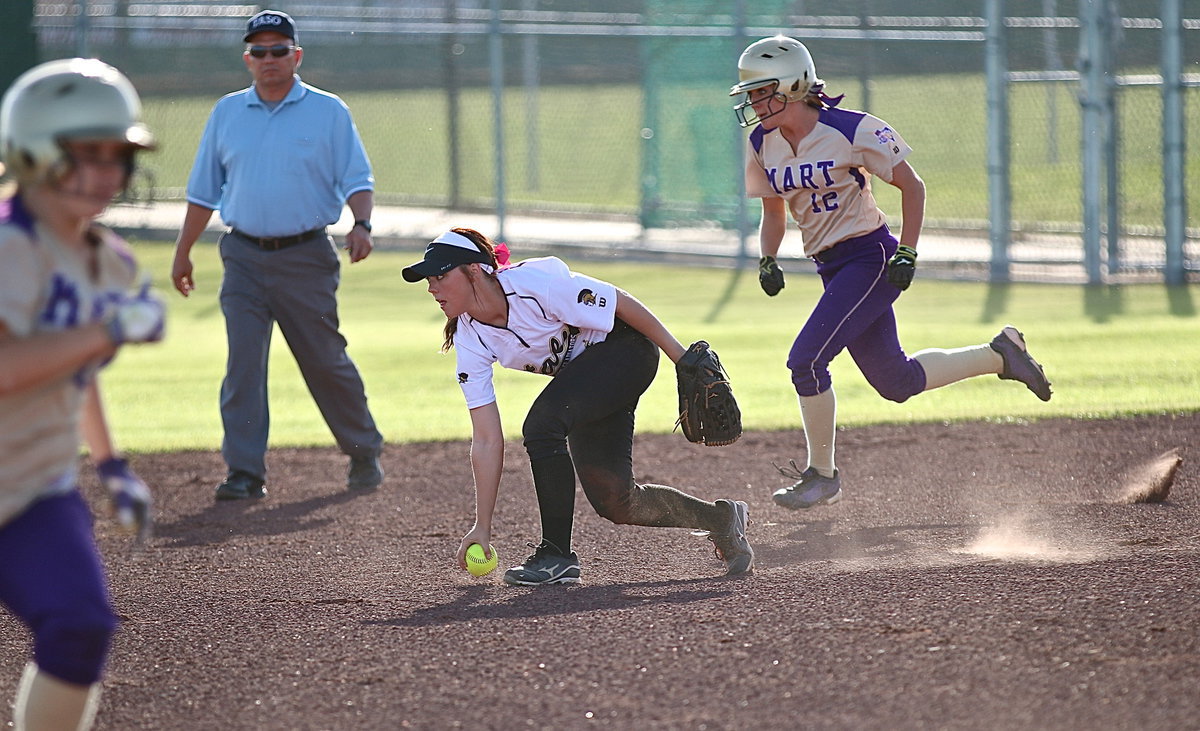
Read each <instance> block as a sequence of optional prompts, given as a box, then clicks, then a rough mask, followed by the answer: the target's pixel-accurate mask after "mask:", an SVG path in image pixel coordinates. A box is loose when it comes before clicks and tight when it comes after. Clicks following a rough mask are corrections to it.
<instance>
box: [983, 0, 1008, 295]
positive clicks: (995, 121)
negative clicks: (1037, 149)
mask: <svg viewBox="0 0 1200 731" xmlns="http://www.w3.org/2000/svg"><path fill="white" fill-rule="evenodd" d="M986 12H987V32H986V36H985V37H986V50H985V66H986V74H987V107H988V128H987V167H988V214H989V218H990V219H991V220H990V223H989V231H988V238H990V239H991V242H992V261H991V268H990V279H991V281H992V282H1007V281H1008V280H1009V259H1008V246H1009V235H1010V229H1011V228H1012V222H1011V218H1012V210H1011V205H1010V204H1011V195H1012V189H1011V183H1010V180H1009V154H1008V145H1009V138H1008V47H1007V43H1006V39H1005V30H1004V0H987V10H986Z"/></svg>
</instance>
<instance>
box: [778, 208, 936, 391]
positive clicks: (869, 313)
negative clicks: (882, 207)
mask: <svg viewBox="0 0 1200 731" xmlns="http://www.w3.org/2000/svg"><path fill="white" fill-rule="evenodd" d="M898 245H899V242H898V241H896V238H895V237H894V236H892V234H891V232H889V231H888V229H887V226H881V227H880V228H879V229H877V230H875V231H872V232H871V233H869V234H866V235H865V236H856V237H854V238H850V239H845V240H844V241H840V242H838V243H837V245H835V246H834V247H833V248H831V249H828V250H826V251H823V252H821V253H820V254H818V255H817V256H815V257H813V258H814V259H815V260H816V262H817V274H819V275H821V281H822V283H823V284H824V287H825V291H824V293H822V295H821V298H820V299H819V300H817V306H816V307H815V308H813V311H812V314H811V315H809V317H808V322H806V323H804V327H803V328H802V329H801V330H800V334H799V335H797V336H796V342H794V343H793V344H792V351H791V353H790V354H789V355H788V361H787V365H788V369H789V370H791V372H792V383H793V385H795V387H796V393H798V394H799V395H801V396H816V395H817V394H819V393H824V392H825V391H827V390H828V389H829V387H830V386H831V385H832V379H831V378H830V376H829V363H830V361H832V360H833V359H834V357H835V356H837V354H838V353H840V352H842V350H843V349H846V350H849V351H850V357H851V358H854V362H855V363H856V364H857V365H858V369H859V370H860V371H862V374H863V375H864V376H866V379H867V382H868V383H870V384H871V386H872V387H873V388H874V389H875V390H876V391H878V392H879V395H880V396H883V397H884V398H885V399H888V400H889V401H895V402H897V403H900V402H903V401H905V400H907V399H908V398H909V397H910V396H914V395H916V394H918V393H920V392H921V391H924V390H925V370H924V369H923V368H922V367H921V364H920V363H917V362H916V361H915V360H913V359H912V358H909V357H908V356H907V355H905V353H904V349H903V348H902V347H900V339H899V337H898V336H897V334H896V314H895V312H893V311H892V303H893V302H895V301H896V299H897V298H898V297H899V296H900V290H899V289H897V288H896V287H895V285H893V284H891V283H889V282H888V280H887V261H888V259H889V258H891V256H892V254H894V253H895V252H896V247H897V246H898Z"/></svg>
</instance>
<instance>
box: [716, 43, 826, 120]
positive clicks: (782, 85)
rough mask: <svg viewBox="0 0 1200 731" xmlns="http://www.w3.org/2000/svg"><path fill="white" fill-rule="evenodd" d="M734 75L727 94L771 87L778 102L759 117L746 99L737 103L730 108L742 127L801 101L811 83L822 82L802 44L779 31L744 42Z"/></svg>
mask: <svg viewBox="0 0 1200 731" xmlns="http://www.w3.org/2000/svg"><path fill="white" fill-rule="evenodd" d="M738 79H739V81H738V83H736V84H734V85H733V86H732V87H730V89H729V96H738V95H740V94H748V93H749V92H751V91H756V90H758V89H762V88H765V87H771V90H772V93H773V96H774V97H775V98H777V99H779V101H780V102H782V104H781V105H780V107H779V109H774V108H773V109H772V110H771V111H770V112H768V113H767V114H765V115H763V116H762V117H757V116H754V110H753V109H751V108H750V107H751V103H750V100H749V99H746V100H745V101H743V102H742V103H740V104H738V105H737V106H735V107H734V108H733V111H734V114H736V115H737V118H738V123H739V124H741V125H742V126H743V127H749V126H750V125H752V124H754V123H755V122H758V121H762V120H763V119H766V118H767V117H771V116H774V115H775V114H778V113H779V112H781V111H783V105H784V104H789V103H791V102H798V101H802V100H803V99H804V97H806V96H808V93H809V92H810V91H812V88H813V86H815V85H818V84H823V83H824V82H822V81H821V80H820V79H818V78H817V67H816V65H815V64H813V59H812V54H810V53H809V52H808V49H807V48H805V47H804V44H803V43H801V42H800V41H798V40H796V39H795V38H788V37H787V36H782V35H780V36H773V37H771V38H763V39H762V40H761V41H755V42H754V43H751V44H750V45H749V46H747V47H746V50H745V51H742V55H741V58H739V59H738ZM747 110H749V115H750V116H749V118H748V117H747Z"/></svg>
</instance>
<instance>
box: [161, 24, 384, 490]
mask: <svg viewBox="0 0 1200 731" xmlns="http://www.w3.org/2000/svg"><path fill="white" fill-rule="evenodd" d="M242 40H243V41H244V42H245V43H246V47H245V50H244V51H243V53H242V60H243V61H244V62H245V64H246V68H247V69H248V70H249V71H250V75H251V76H252V77H253V79H254V83H253V84H252V85H251V86H250V87H249V88H247V89H243V90H241V91H238V92H234V93H232V94H229V95H227V96H225V97H223V98H222V99H221V100H220V101H218V102H217V104H216V106H215V107H213V111H212V114H211V115H210V116H209V119H208V124H207V126H206V127H205V128H204V135H203V137H202V138H201V139H200V147H199V149H198V150H197V151H196V160H195V164H194V165H193V167H192V173H191V177H190V178H189V179H188V186H187V201H188V205H187V212H186V214H185V216H184V220H183V227H182V228H181V230H180V232H179V237H178V239H177V240H176V242H175V260H174V262H173V263H172V265H171V281H172V282H173V283H174V285H175V289H177V290H178V291H179V293H180V294H182V295H183V296H184V297H187V296H188V294H189V293H190V292H191V291H192V290H193V289H195V282H194V280H193V278H192V261H191V250H192V246H193V245H194V244H195V243H196V240H197V239H198V238H199V237H200V235H201V234H202V233H203V232H204V229H205V227H206V226H207V225H208V222H209V220H210V219H211V218H212V214H213V211H218V210H219V211H220V213H221V219H222V220H223V221H224V222H225V224H227V225H228V226H229V230H228V231H226V232H225V233H224V234H223V235H222V236H221V238H220V241H219V244H218V247H219V249H220V253H221V261H222V263H223V264H224V268H225V275H224V278H223V280H222V282H221V291H220V301H221V312H222V313H224V315H225V331H226V336H227V339H228V346H229V355H228V360H227V362H226V366H225V380H224V381H223V382H222V384H221V421H222V423H223V425H224V429H225V436H224V439H223V441H222V444H221V454H222V456H223V457H224V458H225V463H226V465H227V467H228V472H227V474H226V477H225V479H224V481H222V482H221V484H220V485H218V486H217V493H216V498H217V500H239V499H245V498H260V497H262V496H264V495H265V494H266V490H265V488H264V483H265V481H266V475H267V468H266V450H267V432H268V426H269V422H270V416H269V409H268V405H267V357H268V353H269V349H270V343H271V334H272V329H273V324H274V323H276V322H278V323H279V329H280V331H281V332H282V333H283V336H284V338H286V340H287V343H288V347H289V348H291V351H292V354H293V355H294V356H295V358H296V362H297V364H299V366H300V372H301V374H303V376H304V380H305V383H307V385H308V389H309V391H310V392H311V393H312V395H313V399H314V400H315V401H316V403H317V407H318V409H320V411H321V415H322V416H323V417H324V418H325V423H326V424H328V425H329V429H330V431H332V432H333V436H334V438H335V439H336V440H337V444H338V446H339V447H340V448H341V450H342V451H343V452H345V453H346V454H347V455H349V456H350V469H349V474H348V478H347V487H349V489H351V490H357V491H362V490H373V489H375V488H376V487H378V486H379V485H380V484H381V483H382V482H383V470H382V469H381V467H380V464H379V454H380V450H381V449H382V446H383V437H382V435H381V434H380V433H379V430H378V429H376V427H375V420H374V419H373V418H372V416H371V412H370V410H369V409H368V408H367V397H366V392H365V389H364V387H363V382H362V378H361V377H360V376H359V373H358V369H357V368H356V367H355V365H354V362H353V361H351V360H350V356H349V355H348V354H347V353H346V339H345V338H344V337H343V336H342V334H341V332H339V330H338V311H337V288H338V283H339V280H340V276H341V274H340V272H341V261H340V259H339V258H338V252H337V249H336V247H335V245H334V243H333V240H332V238H330V236H329V235H328V234H327V233H326V230H325V229H326V227H327V226H329V225H332V224H334V223H336V222H337V220H338V218H339V217H340V216H341V211H342V206H343V205H348V206H350V210H351V212H352V213H353V214H354V219H355V220H354V225H353V227H352V228H351V229H350V231H349V233H347V234H346V243H345V248H346V249H348V250H349V252H350V261H351V262H352V263H353V262H357V261H362V260H363V259H365V258H367V256H368V255H369V254H370V253H371V248H372V245H371V211H372V208H373V206H374V184H375V179H374V178H373V177H372V175H371V166H370V162H369V161H368V160H367V154H366V150H365V149H364V148H363V144H362V140H361V139H360V138H359V136H358V130H357V128H356V127H355V126H354V121H353V120H352V119H351V116H350V110H349V109H348V108H347V107H346V105H345V104H344V103H343V102H342V100H341V99H339V98H338V97H337V96H335V95H333V94H330V93H329V92H326V91H322V90H320V89H317V88H315V87H312V86H309V85H308V84H305V83H303V82H302V81H301V80H300V77H299V76H298V75H297V74H296V70H297V69H298V68H299V67H300V62H301V60H303V58H304V50H303V49H302V48H301V47H300V46H299V45H298V44H297V43H296V25H295V23H294V22H293V21H292V18H291V17H289V16H288V15H287V14H286V13H281V12H279V11H276V10H264V11H262V12H260V13H258V14H257V15H255V16H254V17H252V18H250V20H249V22H248V23H247V25H246V34H245V37H243V39H242Z"/></svg>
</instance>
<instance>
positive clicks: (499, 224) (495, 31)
mask: <svg viewBox="0 0 1200 731" xmlns="http://www.w3.org/2000/svg"><path fill="white" fill-rule="evenodd" d="M491 5H492V13H491V15H492V17H491V29H490V32H489V33H488V61H489V63H490V64H491V66H492V74H491V76H492V124H493V128H492V144H493V145H494V146H495V148H496V150H495V153H496V155H495V160H496V173H495V175H496V240H497V241H504V217H505V216H504V214H505V196H506V191H505V185H504V38H503V36H501V35H500V0H492V3H491Z"/></svg>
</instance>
